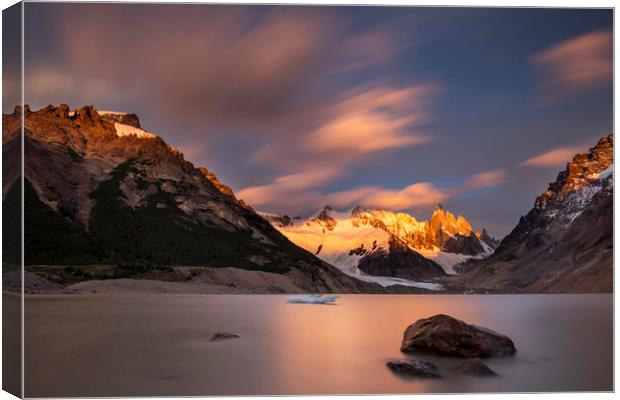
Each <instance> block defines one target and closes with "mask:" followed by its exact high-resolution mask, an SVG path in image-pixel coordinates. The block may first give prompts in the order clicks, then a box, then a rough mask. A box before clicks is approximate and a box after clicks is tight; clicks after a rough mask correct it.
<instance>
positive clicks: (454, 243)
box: [443, 231, 484, 255]
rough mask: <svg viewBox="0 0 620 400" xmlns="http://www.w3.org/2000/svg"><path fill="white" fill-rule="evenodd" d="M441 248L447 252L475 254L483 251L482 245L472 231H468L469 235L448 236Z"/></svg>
mask: <svg viewBox="0 0 620 400" xmlns="http://www.w3.org/2000/svg"><path fill="white" fill-rule="evenodd" d="M443 249H444V250H445V251H446V252H448V253H456V254H466V255H476V254H480V253H484V247H483V246H482V243H481V241H480V240H478V238H477V237H476V235H475V234H474V232H473V231H472V232H470V233H469V236H465V235H461V234H456V235H454V236H450V237H449V238H448V239H447V240H446V241H445V242H444V244H443Z"/></svg>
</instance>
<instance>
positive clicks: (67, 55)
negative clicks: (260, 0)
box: [26, 4, 407, 135]
mask: <svg viewBox="0 0 620 400" xmlns="http://www.w3.org/2000/svg"><path fill="white" fill-rule="evenodd" d="M29 15H30V16H31V18H33V19H36V20H37V21H38V19H41V18H43V17H42V16H46V17H47V18H48V19H49V20H50V21H53V24H47V25H43V26H39V24H29V25H28V26H30V27H31V28H29V29H42V30H43V31H42V32H41V31H38V30H37V31H36V34H34V33H33V34H31V35H28V37H30V38H31V39H29V40H28V41H27V49H26V50H27V51H26V54H27V56H28V59H27V60H26V77H27V80H28V82H29V84H28V85H27V88H26V90H27V93H26V94H27V98H28V99H29V102H31V103H33V104H38V105H45V104H47V103H57V102H58V93H61V94H62V95H63V96H62V97H63V98H67V100H68V101H71V102H73V103H75V102H80V103H87V104H95V105H105V107H118V106H119V104H129V105H130V106H132V107H135V106H134V105H135V104H140V103H145V102H148V103H149V111H150V112H152V113H153V114H156V115H157V116H158V118H160V119H161V120H162V121H173V120H175V121H181V122H182V123H183V124H184V126H183V127H184V128H185V127H186V126H187V127H190V128H192V129H194V130H196V131H197V130H200V132H201V133H202V132H204V131H205V130H206V129H211V130H213V128H214V127H215V128H217V127H221V126H223V125H225V126H226V127H230V126H234V125H237V126H242V127H244V128H247V127H250V128H251V129H253V130H255V133H256V134H257V135H258V134H266V135H269V134H274V133H278V132H280V133H281V132H286V131H287V129H289V128H290V127H296V126H298V125H299V121H300V120H304V119H305V120H308V119H312V118H320V115H315V113H319V114H320V113H321V112H323V111H324V110H325V106H324V103H325V102H326V101H329V100H330V99H333V96H334V90H333V89H332V86H331V85H329V84H326V82H325V80H328V79H330V77H331V79H334V78H336V77H334V76H333V75H334V73H336V74H340V75H339V76H342V73H344V72H350V71H351V70H353V69H355V70H359V69H362V68H369V67H373V66H377V65H381V64H383V63H386V62H388V61H390V60H392V59H393V57H396V56H397V55H398V54H399V52H400V51H401V49H403V48H404V47H405V45H406V43H407V42H406V40H405V38H401V37H398V36H397V35H394V34H391V33H389V32H388V31H386V29H384V28H383V27H381V26H379V27H374V28H368V29H366V30H362V31H361V32H360V31H359V30H357V31H356V32H353V31H352V30H351V29H350V26H349V25H350V21H349V19H348V18H347V17H345V16H343V15H341V14H338V13H335V12H331V10H330V9H329V8H318V7H288V6H278V7H255V6H232V5H226V6H217V5H198V4H194V5H187V4H184V5H175V4H159V5H151V6H144V5H139V4H135V5H128V4H114V5H110V4H105V5H98V4H72V5H71V6H62V5H58V4H37V5H34V6H33V7H32V12H31V13H29ZM75 15H79V16H80V18H75ZM35 25H36V26H35ZM49 26H52V27H53V29H52V28H49ZM45 29H48V30H45ZM50 43H53V46H50ZM50 47H53V49H54V51H52V52H50V51H49V50H48V49H49V48H50ZM31 77H33V79H31ZM34 78H37V79H34ZM52 78H53V79H52ZM319 80H321V81H322V82H323V83H322V84H318V83H317V82H318V81H319ZM66 82H68V83H69V84H68V85H65V84H64V83H66ZM55 89H59V91H56V90H55ZM103 89H105V90H103ZM127 111H135V110H127Z"/></svg>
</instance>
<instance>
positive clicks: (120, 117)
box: [101, 112, 142, 128]
mask: <svg viewBox="0 0 620 400" xmlns="http://www.w3.org/2000/svg"><path fill="white" fill-rule="evenodd" d="M101 118H102V119H104V120H107V121H110V122H117V123H119V124H125V125H129V126H133V127H134V128H142V127H141V126H140V118H138V116H137V115H136V114H126V113H117V112H106V113H104V114H103V115H101Z"/></svg>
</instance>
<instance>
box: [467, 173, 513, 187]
mask: <svg viewBox="0 0 620 400" xmlns="http://www.w3.org/2000/svg"><path fill="white" fill-rule="evenodd" d="M505 181H506V173H505V172H504V171H503V170H501V169H496V170H492V171H486V172H481V173H479V174H475V175H472V176H470V177H469V178H468V179H467V181H466V182H465V184H464V185H463V187H462V189H463V190H475V189H482V188H486V187H490V186H497V185H500V184H502V183H504V182H505Z"/></svg>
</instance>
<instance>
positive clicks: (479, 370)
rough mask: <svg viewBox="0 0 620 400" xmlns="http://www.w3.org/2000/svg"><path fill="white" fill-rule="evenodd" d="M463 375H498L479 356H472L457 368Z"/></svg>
mask: <svg viewBox="0 0 620 400" xmlns="http://www.w3.org/2000/svg"><path fill="white" fill-rule="evenodd" d="M456 372H458V373H459V374H461V375H474V376H496V375H497V374H496V373H495V371H493V370H492V369H491V368H489V366H488V365H486V364H485V363H484V361H482V360H481V359H479V358H470V359H469V360H465V362H464V363H463V364H461V365H459V366H458V367H457V368H456Z"/></svg>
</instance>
